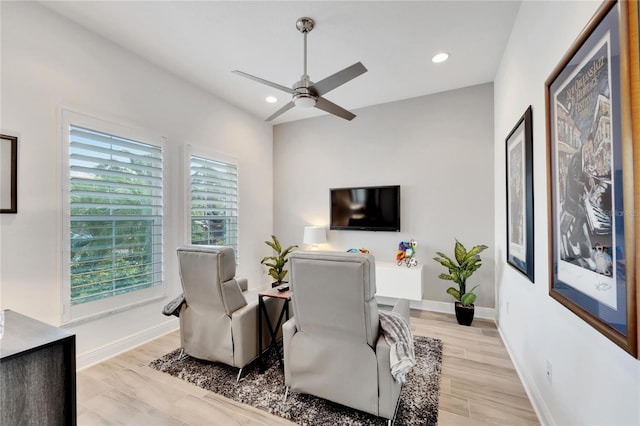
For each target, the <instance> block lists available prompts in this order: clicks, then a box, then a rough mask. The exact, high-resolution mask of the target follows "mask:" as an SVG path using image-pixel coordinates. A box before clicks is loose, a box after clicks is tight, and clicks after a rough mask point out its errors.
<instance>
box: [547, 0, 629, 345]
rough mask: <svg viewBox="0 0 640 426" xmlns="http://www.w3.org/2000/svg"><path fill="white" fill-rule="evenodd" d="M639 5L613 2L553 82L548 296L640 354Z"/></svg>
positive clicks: (558, 69)
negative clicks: (639, 339) (639, 251)
mask: <svg viewBox="0 0 640 426" xmlns="http://www.w3.org/2000/svg"><path fill="white" fill-rule="evenodd" d="M637 6H638V4H637V2H634V1H607V2H604V3H603V4H602V6H601V7H600V8H599V9H598V11H597V12H596V13H595V15H594V16H593V18H592V19H591V20H590V21H589V23H588V24H587V26H586V27H585V29H584V30H583V31H582V32H581V33H580V35H579V37H578V39H577V40H576V41H575V42H574V43H573V44H572V45H571V47H569V49H568V51H567V53H566V54H565V56H564V57H563V58H562V59H561V60H560V63H559V64H558V66H557V67H556V68H555V69H554V70H553V72H552V73H551V75H550V76H549V78H548V79H547V81H546V82H545V100H546V130H547V161H548V163H547V170H548V173H549V176H548V182H549V192H548V206H549V235H550V237H551V241H550V249H549V295H550V296H551V297H552V298H554V299H555V300H557V301H558V302H559V303H561V304H562V305H563V306H565V307H566V308H567V309H569V310H571V311H572V312H573V313H575V314H576V315H578V316H579V317H580V318H582V319H583V320H584V321H586V322H587V323H588V324H590V325H591V326H592V327H594V328H595V329H596V330H598V331H599V332H600V333H602V334H603V335H604V336H605V337H607V338H608V339H610V340H611V341H613V342H614V343H615V344H617V345H618V346H620V347H621V348H622V349H624V350H626V351H627V352H629V353H630V354H632V355H633V356H636V357H637V356H638V355H639V350H638V308H637V303H638V301H637V297H636V295H637V292H638V288H640V278H639V274H638V272H639V271H638V265H639V263H638V262H637V259H638V254H637V247H638V234H637V232H638V229H639V228H638V225H639V224H640V219H639V217H640V215H638V196H639V195H640V192H639V187H638V185H639V184H640V174H638V173H637V171H638V170H640V168H639V166H640V162H639V160H638V158H640V156H638V155H637V154H639V153H640V150H639V148H638V147H639V146H640V144H638V143H637V142H638V141H640V139H638V138H639V137H640V96H639V95H638V93H639V92H638V90H639V86H640V84H639V83H638V74H639V73H638V48H637V45H638V22H637V20H638V18H637ZM631 17H633V18H631ZM630 18H631V19H630ZM631 46H634V47H633V48H630V47H631ZM634 199H635V205H634ZM634 209H635V210H634ZM634 254H635V256H634Z"/></svg>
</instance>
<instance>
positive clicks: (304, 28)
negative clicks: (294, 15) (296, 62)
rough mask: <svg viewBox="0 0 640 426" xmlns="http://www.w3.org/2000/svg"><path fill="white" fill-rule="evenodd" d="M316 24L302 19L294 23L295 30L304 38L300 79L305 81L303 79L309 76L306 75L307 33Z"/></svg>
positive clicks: (308, 19)
mask: <svg viewBox="0 0 640 426" xmlns="http://www.w3.org/2000/svg"><path fill="white" fill-rule="evenodd" d="M315 25H316V22H315V21H314V20H313V19H311V18H307V17H306V16H305V17H302V18H298V20H297V21H296V28H297V29H298V31H300V32H301V33H302V35H303V37H304V56H303V61H304V62H303V71H304V72H303V74H302V78H303V79H305V77H306V78H307V79H308V78H309V76H308V75H307V33H309V32H311V30H312V29H313V27H315Z"/></svg>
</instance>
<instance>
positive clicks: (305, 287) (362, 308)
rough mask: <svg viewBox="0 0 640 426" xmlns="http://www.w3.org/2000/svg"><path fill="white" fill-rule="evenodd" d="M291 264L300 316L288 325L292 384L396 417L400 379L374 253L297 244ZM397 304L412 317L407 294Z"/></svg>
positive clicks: (285, 329) (287, 376) (287, 382)
mask: <svg viewBox="0 0 640 426" xmlns="http://www.w3.org/2000/svg"><path fill="white" fill-rule="evenodd" d="M289 264H290V268H289V269H290V274H291V275H290V283H289V285H290V286H291V289H292V291H293V293H292V299H293V307H294V309H293V310H294V316H293V318H291V319H290V320H289V321H287V322H286V323H285V324H284V326H283V339H284V367H285V368H284V372H285V385H286V386H287V388H288V389H291V390H292V391H295V392H301V393H307V394H311V395H315V396H318V397H321V398H325V399H328V400H331V401H333V402H336V403H339V404H342V405H346V406H348V407H352V408H355V409H358V410H361V411H365V412H367V413H371V414H374V415H376V416H380V417H384V418H386V419H391V420H392V419H393V418H394V415H395V411H396V408H397V404H398V400H399V397H400V390H401V385H400V384H398V383H396V381H395V380H394V379H393V377H392V376H391V371H390V347H389V345H388V344H387V342H386V341H385V338H384V337H383V336H382V334H381V333H380V330H379V320H378V307H377V304H376V300H375V297H374V296H375V293H376V285H375V264H374V258H373V256H371V255H369V254H362V253H342V252H319V251H307V252H305V251H296V252H293V253H291V255H290V257H289ZM394 310H395V311H397V312H400V313H401V314H402V315H403V316H404V317H405V319H406V320H407V322H408V321H409V302H408V301H407V300H400V301H399V302H398V303H397V304H396V306H395V307H394ZM288 389H287V390H288Z"/></svg>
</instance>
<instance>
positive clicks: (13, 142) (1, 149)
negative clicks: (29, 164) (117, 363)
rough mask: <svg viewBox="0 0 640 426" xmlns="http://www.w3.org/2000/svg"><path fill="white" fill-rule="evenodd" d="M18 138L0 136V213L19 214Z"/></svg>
mask: <svg viewBox="0 0 640 426" xmlns="http://www.w3.org/2000/svg"><path fill="white" fill-rule="evenodd" d="M17 178H18V138H17V137H15V136H6V135H0V213H17V212H18V182H17Z"/></svg>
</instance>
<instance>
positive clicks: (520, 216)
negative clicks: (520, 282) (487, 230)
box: [507, 123, 527, 269]
mask: <svg viewBox="0 0 640 426" xmlns="http://www.w3.org/2000/svg"><path fill="white" fill-rule="evenodd" d="M524 143H525V141H524V123H523V124H522V125H521V126H520V127H519V128H518V130H517V132H516V133H515V134H514V136H513V137H512V142H510V144H509V146H508V148H507V150H508V153H507V155H508V156H509V158H508V165H509V166H508V168H507V182H508V183H509V185H508V190H509V194H508V200H509V206H508V209H509V214H508V218H507V220H508V223H507V226H508V227H509V233H508V235H509V241H508V244H509V257H510V259H509V260H510V261H512V262H514V263H515V264H516V265H518V266H519V267H520V268H522V269H526V263H527V253H526V247H527V240H526V238H527V235H526V232H525V231H526V229H525V213H526V205H525V176H524V171H525V156H524V154H525V149H524Z"/></svg>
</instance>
